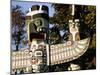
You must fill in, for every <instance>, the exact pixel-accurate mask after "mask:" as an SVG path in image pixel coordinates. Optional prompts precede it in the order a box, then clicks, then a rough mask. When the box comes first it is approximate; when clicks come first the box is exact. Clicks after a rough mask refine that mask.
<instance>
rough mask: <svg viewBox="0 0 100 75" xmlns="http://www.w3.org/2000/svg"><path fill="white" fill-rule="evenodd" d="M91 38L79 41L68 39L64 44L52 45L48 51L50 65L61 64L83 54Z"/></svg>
mask: <svg viewBox="0 0 100 75" xmlns="http://www.w3.org/2000/svg"><path fill="white" fill-rule="evenodd" d="M89 42H90V38H86V39H83V40H79V41H68V42H66V43H64V44H56V45H51V46H50V51H49V52H50V53H49V55H48V53H47V60H48V58H49V60H48V61H47V62H49V65H55V64H61V63H64V62H69V61H72V60H74V59H77V58H79V57H80V56H82V55H83V54H84V53H85V52H86V50H87V48H88V46H89Z"/></svg>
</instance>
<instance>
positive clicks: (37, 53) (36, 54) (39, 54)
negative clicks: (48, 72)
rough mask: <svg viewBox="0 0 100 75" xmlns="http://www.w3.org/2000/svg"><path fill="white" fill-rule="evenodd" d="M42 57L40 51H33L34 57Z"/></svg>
mask: <svg viewBox="0 0 100 75" xmlns="http://www.w3.org/2000/svg"><path fill="white" fill-rule="evenodd" d="M42 55H43V53H42V51H35V56H42Z"/></svg>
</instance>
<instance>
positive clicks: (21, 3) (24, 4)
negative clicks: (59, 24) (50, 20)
mask: <svg viewBox="0 0 100 75" xmlns="http://www.w3.org/2000/svg"><path fill="white" fill-rule="evenodd" d="M11 5H13V6H16V5H19V6H21V9H22V11H23V12H24V13H25V14H26V11H28V10H29V8H31V6H32V5H46V6H48V8H49V16H50V17H51V16H53V14H54V12H55V10H54V8H53V7H52V6H51V5H52V3H47V2H35V1H17V0H13V1H12V2H11Z"/></svg>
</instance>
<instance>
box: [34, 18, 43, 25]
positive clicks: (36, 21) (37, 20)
mask: <svg viewBox="0 0 100 75" xmlns="http://www.w3.org/2000/svg"><path fill="white" fill-rule="evenodd" d="M34 24H35V25H36V26H42V20H41V19H36V20H34Z"/></svg>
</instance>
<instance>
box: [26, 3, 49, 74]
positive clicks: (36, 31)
mask: <svg viewBox="0 0 100 75" xmlns="http://www.w3.org/2000/svg"><path fill="white" fill-rule="evenodd" d="M48 21H49V16H48V7H47V6H44V5H41V6H38V5H33V6H32V8H31V9H30V10H29V12H28V13H27V15H26V25H27V34H28V41H29V46H30V52H31V53H32V59H31V60H30V61H31V64H32V71H33V72H41V70H42V69H43V68H44V66H45V65H46V63H47V60H46V57H47V56H46V55H47V54H46V45H45V43H46V33H47V28H48V24H49V22H48Z"/></svg>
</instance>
